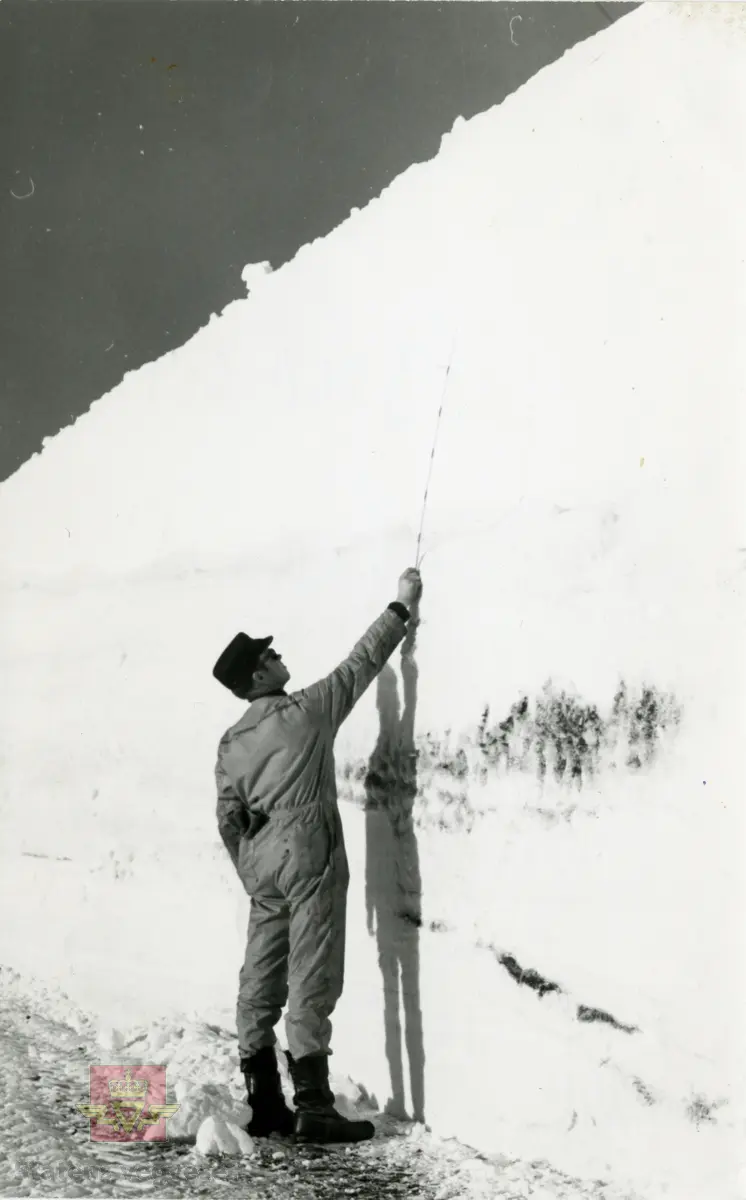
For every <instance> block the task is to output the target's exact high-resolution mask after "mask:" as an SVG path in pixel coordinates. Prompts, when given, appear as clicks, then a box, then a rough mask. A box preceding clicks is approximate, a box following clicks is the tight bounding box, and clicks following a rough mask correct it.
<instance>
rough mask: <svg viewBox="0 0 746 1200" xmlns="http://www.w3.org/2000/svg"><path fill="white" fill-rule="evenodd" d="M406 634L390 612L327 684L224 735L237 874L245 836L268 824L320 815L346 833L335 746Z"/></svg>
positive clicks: (219, 771) (223, 779)
mask: <svg viewBox="0 0 746 1200" xmlns="http://www.w3.org/2000/svg"><path fill="white" fill-rule="evenodd" d="M406 631H407V626H406V622H405V620H404V619H403V617H402V616H401V615H399V614H398V613H397V612H396V611H394V609H393V608H387V609H386V610H385V611H384V612H383V613H382V614H381V615H380V616H379V617H378V618H377V619H376V620H375V621H374V622H373V624H372V625H371V626H370V628H369V629H368V630H367V632H366V633H365V634H364V635H363V636H362V638H361V639H360V641H359V642H358V643H357V645H356V646H355V648H354V649H353V650H352V652H351V654H350V655H349V656H348V657H347V658H345V659H344V661H343V662H341V663H340V664H339V666H338V667H336V668H335V669H334V670H333V671H332V672H331V674H330V675H327V676H326V678H325V679H321V680H319V682H318V683H314V684H313V685H312V686H311V687H308V688H304V689H303V690H302V691H298V692H293V693H291V694H289V695H285V694H275V695H272V696H262V697H260V698H259V699H258V700H255V701H254V702H253V703H252V704H250V706H249V708H248V709H247V710H246V712H245V713H244V715H243V716H242V717H241V719H240V721H238V722H237V723H236V724H235V725H233V726H231V728H230V729H229V730H228V731H227V732H226V733H225V734H224V735H223V737H222V738H221V741H220V745H219V748H218V761H217V765H216V768H215V779H216V783H217V790H218V803H217V817H218V828H219V830H220V836H221V838H222V839H223V842H224V844H225V846H226V849H227V850H228V853H229V854H230V856H231V859H232V861H233V864H234V866H235V867H236V869H237V870H238V869H239V863H238V859H239V848H240V843H241V838H242V836H243V835H244V834H245V833H246V832H248V831H249V830H250V829H251V830H252V832H253V830H254V829H258V828H261V826H262V825H263V824H265V823H266V822H267V821H269V822H271V823H272V824H276V825H278V826H280V825H281V826H286V824H287V823H288V822H292V821H293V820H299V821H304V820H308V819H313V820H316V819H318V814H319V813H320V812H321V813H322V814H323V815H324V816H325V817H326V818H327V820H328V821H329V822H330V824H332V825H334V826H336V827H338V826H339V813H338V810H337V786H336V778H335V770H334V739H335V738H336V736H337V733H338V731H339V728H340V726H341V725H342V722H343V721H344V720H345V719H346V718H347V717H348V716H349V715H350V713H351V712H352V709H353V708H354V707H355V705H356V704H357V702H358V700H359V699H360V697H361V696H362V695H363V693H364V692H365V690H366V689H367V688H368V686H369V685H370V684H371V683H372V682H373V680H374V679H375V678H376V676H377V675H378V673H379V672H380V671H381V669H382V668H383V666H384V665H385V663H386V661H387V660H388V659H389V658H390V656H391V655H392V654H393V652H394V650H395V649H396V647H397V646H398V645H399V643H400V642H401V641H402V640H403V639H404V636H405V634H406Z"/></svg>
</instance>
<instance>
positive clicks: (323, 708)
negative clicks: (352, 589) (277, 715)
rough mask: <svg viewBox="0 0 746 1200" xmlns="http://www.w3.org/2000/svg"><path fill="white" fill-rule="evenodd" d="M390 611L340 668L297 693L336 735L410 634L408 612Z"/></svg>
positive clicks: (384, 613) (369, 630) (376, 622)
mask: <svg viewBox="0 0 746 1200" xmlns="http://www.w3.org/2000/svg"><path fill="white" fill-rule="evenodd" d="M396 608H398V609H400V611H399V612H397V611H396V610H395V609H394V608H387V609H385V610H384V612H382V613H381V615H380V617H377V618H376V620H375V621H374V622H373V624H372V625H371V626H370V628H369V629H368V630H367V631H366V632H365V633H364V634H363V636H362V637H361V638H360V641H359V642H358V643H357V644H356V646H355V647H354V648H353V650H352V651H351V653H350V654H349V655H348V656H347V658H345V659H344V660H343V661H342V662H341V663H340V664H339V666H338V667H335V669H334V670H333V671H332V672H331V674H330V675H327V676H326V678H325V679H320V680H319V681H318V683H314V684H312V685H311V687H308V688H304V690H303V691H302V692H300V693H298V699H299V700H300V701H301V702H302V703H304V704H306V705H308V706H309V707H311V708H314V709H316V710H317V711H319V712H320V713H322V714H323V716H324V717H326V718H327V719H328V720H329V721H330V722H331V725H332V728H333V730H334V733H335V734H336V732H337V730H338V729H339V727H340V725H341V724H342V722H343V721H345V720H346V718H347V717H348V716H349V715H350V713H351V712H352V710H353V708H354V707H355V705H356V704H357V702H358V700H359V699H360V697H361V696H362V695H363V693H364V692H365V691H366V689H367V688H368V687H369V686H370V684H371V683H372V682H373V680H374V679H375V677H376V675H378V673H379V672H380V671H381V670H382V668H383V667H384V666H385V664H386V662H387V661H388V659H389V658H390V657H391V655H392V654H393V653H394V650H395V649H396V647H397V646H398V645H399V643H400V642H401V641H402V640H403V639H404V635H405V634H406V632H407V623H406V620H405V618H404V617H403V616H402V615H401V614H402V613H404V612H406V611H407V610H406V609H403V608H401V606H399V605H397V606H396Z"/></svg>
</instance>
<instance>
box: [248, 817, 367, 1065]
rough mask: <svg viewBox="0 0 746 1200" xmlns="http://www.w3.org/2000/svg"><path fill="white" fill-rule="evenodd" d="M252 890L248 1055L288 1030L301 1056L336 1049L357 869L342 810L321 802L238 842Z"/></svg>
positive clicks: (274, 820)
mask: <svg viewBox="0 0 746 1200" xmlns="http://www.w3.org/2000/svg"><path fill="white" fill-rule="evenodd" d="M238 867H239V874H240V875H241V879H242V881H243V884H244V887H245V889H246V891H247V892H248V894H249V895H250V896H251V914H250V917H249V927H248V933H247V938H246V955H245V958H244V963H243V966H242V967H241V971H240V974H239V990H238V1005H237V1010H236V1025H237V1029H238V1048H239V1053H240V1055H241V1056H242V1057H244V1056H247V1057H248V1056H249V1055H252V1054H255V1053H256V1052H257V1050H259V1049H261V1048H262V1046H271V1045H274V1043H275V1040H276V1039H275V1032H274V1029H275V1026H276V1025H277V1023H278V1021H279V1020H280V1017H281V1016H282V1011H283V1009H284V1008H285V1006H286V1005H287V1013H286V1016H285V1028H286V1033H287V1041H288V1049H289V1051H290V1053H291V1054H292V1056H293V1058H296V1059H299V1058H304V1057H305V1056H306V1055H309V1054H328V1053H330V1041H331V1034H332V1024H331V1020H330V1017H331V1014H332V1013H333V1011H334V1008H335V1006H336V1004H337V1001H338V1000H339V998H340V996H341V994H342V988H343V986H344V957H345V927H346V915H347V887H348V884H349V868H348V864H347V855H346V852H345V847H344V839H343V836H342V824H341V819H340V816H339V813H338V812H337V811H334V812H333V813H331V814H330V813H329V812H328V811H326V810H325V809H324V807H323V806H322V805H321V804H314V805H313V806H312V807H311V808H309V809H305V808H304V809H301V810H298V811H296V812H293V813H282V814H273V816H272V818H271V819H270V821H269V822H268V824H267V825H266V826H265V827H264V828H263V829H262V830H260V832H259V833H258V834H256V835H255V837H253V838H247V837H244V838H243V839H242V842H241V846H240V849H239V862H238Z"/></svg>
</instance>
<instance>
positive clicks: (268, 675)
mask: <svg viewBox="0 0 746 1200" xmlns="http://www.w3.org/2000/svg"><path fill="white" fill-rule="evenodd" d="M289 678H290V672H289V671H288V669H287V667H286V666H285V664H284V662H283V661H282V655H281V654H278V653H277V651H276V650H273V649H272V647H271V646H268V647H267V649H266V650H265V651H264V652H263V654H262V657H261V658H260V659H259V666H258V667H257V668H256V670H255V671H254V679H255V681H256V682H257V683H261V685H262V687H269V688H281V687H284V686H285V684H286V683H287V681H288V680H289Z"/></svg>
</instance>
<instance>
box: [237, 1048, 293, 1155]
mask: <svg viewBox="0 0 746 1200" xmlns="http://www.w3.org/2000/svg"><path fill="white" fill-rule="evenodd" d="M241 1072H242V1074H243V1077H244V1079H245V1080H246V1091H247V1093H248V1099H249V1104H250V1105H251V1120H250V1121H249V1124H248V1125H247V1126H246V1132H247V1133H249V1134H251V1135H252V1136H253V1137H269V1135H270V1134H271V1133H282V1134H284V1135H285V1136H287V1137H289V1136H290V1134H292V1133H293V1131H294V1121H293V1114H292V1113H291V1111H290V1109H289V1108H288V1106H287V1105H286V1103H285V1097H284V1096H283V1094H282V1084H281V1082H280V1072H279V1071H278V1069H277V1058H276V1057H275V1048H274V1046H262V1048H261V1050H257V1052H256V1054H252V1055H251V1057H250V1058H242V1059H241Z"/></svg>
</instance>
